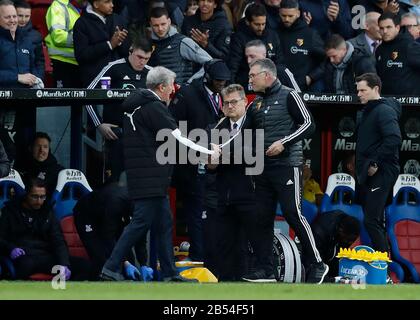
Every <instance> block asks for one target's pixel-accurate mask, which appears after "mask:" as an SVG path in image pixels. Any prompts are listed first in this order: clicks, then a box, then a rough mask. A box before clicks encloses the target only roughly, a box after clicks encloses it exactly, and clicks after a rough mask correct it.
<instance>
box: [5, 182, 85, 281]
mask: <svg viewBox="0 0 420 320" xmlns="http://www.w3.org/2000/svg"><path fill="white" fill-rule="evenodd" d="M46 199H47V188H46V185H45V183H44V181H42V180H40V179H36V178H35V179H29V181H27V182H26V194H25V196H24V197H23V198H19V199H16V200H13V201H9V202H7V203H6V206H5V207H4V208H3V209H2V214H1V216H0V255H5V256H8V257H10V259H11V260H12V262H13V265H14V267H15V271H16V278H17V279H22V280H26V279H28V278H29V276H30V275H32V274H34V273H48V274H49V273H53V272H54V268H53V267H57V266H58V267H59V270H60V274H61V275H63V276H65V279H66V280H69V279H71V280H79V281H80V280H88V279H89V278H90V263H89V261H87V260H85V259H83V258H80V257H72V256H69V251H68V248H67V245H66V242H65V240H64V237H63V234H62V232H61V228H60V224H59V223H58V221H57V220H56V219H55V216H54V213H53V212H52V210H51V208H50V207H49V206H48V201H46Z"/></svg>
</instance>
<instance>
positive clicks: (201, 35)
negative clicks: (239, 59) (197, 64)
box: [182, 0, 232, 60]
mask: <svg viewBox="0 0 420 320" xmlns="http://www.w3.org/2000/svg"><path fill="white" fill-rule="evenodd" d="M222 4H223V0H207V1H199V2H198V5H199V8H198V10H197V12H196V13H195V15H193V16H189V17H185V19H184V23H183V24H182V33H183V34H184V35H186V36H187V37H191V39H193V40H194V41H195V42H197V43H198V44H199V45H200V46H201V47H202V48H203V49H204V50H206V51H207V53H208V54H209V55H211V57H212V58H217V59H224V60H225V59H226V57H227V55H228V54H229V45H230V34H231V33H232V27H231V25H230V24H229V21H228V19H227V18H226V14H225V11H224V10H223V8H222Z"/></svg>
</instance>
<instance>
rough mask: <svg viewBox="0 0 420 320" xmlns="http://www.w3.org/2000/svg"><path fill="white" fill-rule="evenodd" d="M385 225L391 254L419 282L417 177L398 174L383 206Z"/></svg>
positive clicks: (419, 185) (419, 190)
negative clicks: (390, 197) (385, 205)
mask: <svg viewBox="0 0 420 320" xmlns="http://www.w3.org/2000/svg"><path fill="white" fill-rule="evenodd" d="M385 216H386V229H387V233H388V237H389V240H390V243H391V253H392V258H393V260H395V261H396V262H397V263H399V264H401V265H402V266H405V267H406V268H407V270H408V271H409V272H410V274H411V277H412V279H413V281H414V282H417V283H419V282H420V276H419V271H420V181H419V179H418V178H417V177H415V176H413V175H410V174H400V175H399V177H398V179H397V182H396V183H395V185H394V189H393V198H392V203H391V204H390V205H389V206H387V207H386V208H385Z"/></svg>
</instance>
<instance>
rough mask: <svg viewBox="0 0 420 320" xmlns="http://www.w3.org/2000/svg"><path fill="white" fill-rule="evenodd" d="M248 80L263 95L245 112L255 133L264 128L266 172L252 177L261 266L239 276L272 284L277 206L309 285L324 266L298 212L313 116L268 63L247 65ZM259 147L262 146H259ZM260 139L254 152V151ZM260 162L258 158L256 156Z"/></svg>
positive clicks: (321, 276) (325, 269)
mask: <svg viewBox="0 0 420 320" xmlns="http://www.w3.org/2000/svg"><path fill="white" fill-rule="evenodd" d="M249 82H250V84H251V85H252V87H253V88H254V91H255V92H257V93H259V94H261V95H262V97H258V98H257V99H255V100H254V102H253V103H252V105H251V106H250V107H249V108H248V117H249V121H250V124H251V128H253V129H263V130H264V149H263V150H264V155H265V157H264V169H263V172H262V173H261V174H260V175H257V176H256V177H255V183H256V198H257V214H258V223H256V225H255V228H256V232H257V235H256V238H257V239H258V244H257V245H256V247H255V248H254V249H255V250H254V251H255V253H256V256H257V260H258V264H259V268H258V270H257V271H256V272H254V273H252V274H249V275H246V276H244V277H243V279H244V280H246V281H251V282H263V281H266V282H272V281H275V278H274V274H273V255H272V249H273V230H274V218H275V214H276V207H277V202H280V205H281V208H282V210H283V212H284V216H285V218H286V221H287V223H288V224H289V225H290V227H291V228H293V230H294V231H295V232H296V235H297V236H298V237H299V240H300V242H301V244H302V248H303V258H304V259H305V266H306V267H307V268H306V270H308V272H307V282H311V283H322V281H323V280H324V277H325V275H326V274H327V272H328V266H327V265H325V264H324V263H323V262H322V259H321V257H320V255H319V252H318V250H317V248H316V246H315V241H314V238H313V235H312V231H311V228H310V226H309V224H308V222H307V221H306V219H305V217H303V215H302V212H301V208H302V158H303V154H302V139H303V138H306V137H308V136H309V135H310V134H311V133H312V132H313V129H314V123H313V120H312V116H311V114H310V113H309V111H308V110H307V109H306V107H305V104H304V103H303V101H302V99H301V98H300V96H299V95H298V93H297V92H296V91H294V90H292V89H290V88H287V87H284V86H283V85H282V84H281V83H280V81H278V79H277V71H276V66H275V65H274V63H273V62H272V61H271V60H269V59H261V60H257V61H255V62H254V63H252V64H251V69H250V70H249ZM259 143H261V142H259ZM259 143H258V140H257V145H256V150H257V152H258V144H259ZM257 158H258V156H257Z"/></svg>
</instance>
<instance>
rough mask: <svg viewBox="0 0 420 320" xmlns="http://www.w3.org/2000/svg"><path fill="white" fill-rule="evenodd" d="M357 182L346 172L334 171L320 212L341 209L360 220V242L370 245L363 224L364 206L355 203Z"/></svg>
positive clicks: (329, 179) (329, 178)
mask: <svg viewBox="0 0 420 320" xmlns="http://www.w3.org/2000/svg"><path fill="white" fill-rule="evenodd" d="M355 189H356V182H355V180H354V178H353V177H352V176H351V175H349V174H346V173H334V174H332V175H330V176H329V177H328V182H327V190H326V191H325V193H324V196H323V197H322V200H321V205H320V207H319V211H320V213H326V212H330V211H336V210H341V211H343V212H344V213H346V214H348V215H349V216H352V217H355V218H356V219H357V220H359V222H360V241H358V240H356V242H357V243H358V244H363V245H367V246H369V245H370V244H371V243H370V238H369V235H368V233H367V231H366V228H365V226H364V224H363V216H364V214H363V209H362V206H360V205H358V204H355V203H354V199H355Z"/></svg>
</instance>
